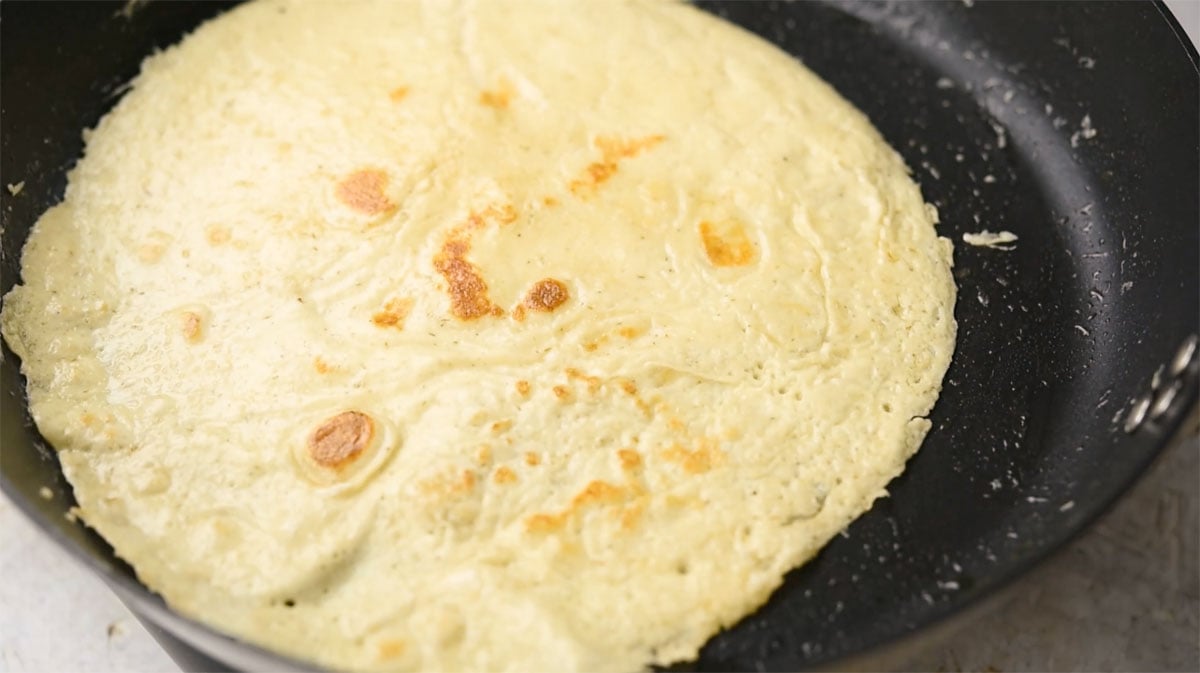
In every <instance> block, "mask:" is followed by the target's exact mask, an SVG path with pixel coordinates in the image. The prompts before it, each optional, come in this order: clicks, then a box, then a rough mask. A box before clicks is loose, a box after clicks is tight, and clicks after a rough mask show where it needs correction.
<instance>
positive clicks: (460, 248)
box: [433, 238, 503, 320]
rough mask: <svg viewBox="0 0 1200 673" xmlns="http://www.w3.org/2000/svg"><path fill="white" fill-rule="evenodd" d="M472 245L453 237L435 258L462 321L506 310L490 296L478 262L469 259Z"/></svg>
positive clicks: (452, 306) (434, 261)
mask: <svg viewBox="0 0 1200 673" xmlns="http://www.w3.org/2000/svg"><path fill="white" fill-rule="evenodd" d="M470 250H471V244H470V242H469V241H467V240H465V239H455V238H451V239H449V240H447V241H446V243H445V244H444V245H443V246H442V249H441V251H440V252H439V253H438V254H437V256H436V257H434V258H433V268H434V269H436V270H437V272H438V273H440V274H441V275H442V278H444V279H445V280H446V285H447V292H448V293H449V294H450V313H452V314H453V315H454V317H456V318H458V319H460V320H475V319H477V318H482V317H483V316H485V315H495V314H496V313H497V311H499V312H500V313H503V310H502V309H501V308H500V307H499V306H496V305H495V304H493V303H492V301H491V299H489V298H488V286H487V282H485V281H484V280H483V276H482V275H480V273H479V270H478V269H476V268H475V265H474V264H471V263H470V262H468V261H467V259H466V256H467V253H468V252H470Z"/></svg>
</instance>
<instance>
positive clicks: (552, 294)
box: [521, 278, 571, 313]
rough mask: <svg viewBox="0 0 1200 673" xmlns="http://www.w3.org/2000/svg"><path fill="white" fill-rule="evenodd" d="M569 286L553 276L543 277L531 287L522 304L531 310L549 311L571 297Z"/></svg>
mask: <svg viewBox="0 0 1200 673" xmlns="http://www.w3.org/2000/svg"><path fill="white" fill-rule="evenodd" d="M570 296H571V295H570V293H569V292H567V286H566V285H564V284H563V283H562V281H558V280H555V279H553V278H543V279H541V280H539V281H538V282H536V283H534V284H533V287H531V288H529V292H527V293H525V300H524V301H523V302H521V305H522V306H524V307H526V308H528V309H529V310H530V311H538V312H540V313H549V312H551V311H553V310H554V309H556V308H558V307H559V306H562V304H563V302H565V301H566V300H567V299H569V298H570Z"/></svg>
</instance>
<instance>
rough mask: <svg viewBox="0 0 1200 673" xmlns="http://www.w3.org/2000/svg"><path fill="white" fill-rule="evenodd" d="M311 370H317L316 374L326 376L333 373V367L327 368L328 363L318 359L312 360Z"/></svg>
mask: <svg viewBox="0 0 1200 673" xmlns="http://www.w3.org/2000/svg"><path fill="white" fill-rule="evenodd" d="M313 369H315V370H317V373H318V374H328V373H329V372H331V371H333V367H331V366H329V363H328V362H326V361H325V360H324V359H322V358H320V357H317V358H316V359H315V360H313Z"/></svg>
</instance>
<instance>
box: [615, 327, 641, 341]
mask: <svg viewBox="0 0 1200 673" xmlns="http://www.w3.org/2000/svg"><path fill="white" fill-rule="evenodd" d="M645 331H646V330H644V329H639V328H637V327H622V328H621V329H619V330H617V334H620V335H621V336H622V337H624V338H626V339H634V338H637V337H638V336H641V334H642V333H643V332H645Z"/></svg>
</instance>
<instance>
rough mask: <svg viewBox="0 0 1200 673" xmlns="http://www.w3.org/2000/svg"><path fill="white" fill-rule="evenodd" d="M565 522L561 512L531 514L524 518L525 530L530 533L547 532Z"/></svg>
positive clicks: (565, 518) (565, 519)
mask: <svg viewBox="0 0 1200 673" xmlns="http://www.w3.org/2000/svg"><path fill="white" fill-rule="evenodd" d="M566 522H567V517H566V516H564V515H562V514H531V515H530V516H529V517H528V518H526V519H525V530H526V531H528V532H530V533H549V532H552V531H554V530H556V529H558V528H561V527H562V525H563V524H564V523H566Z"/></svg>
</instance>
